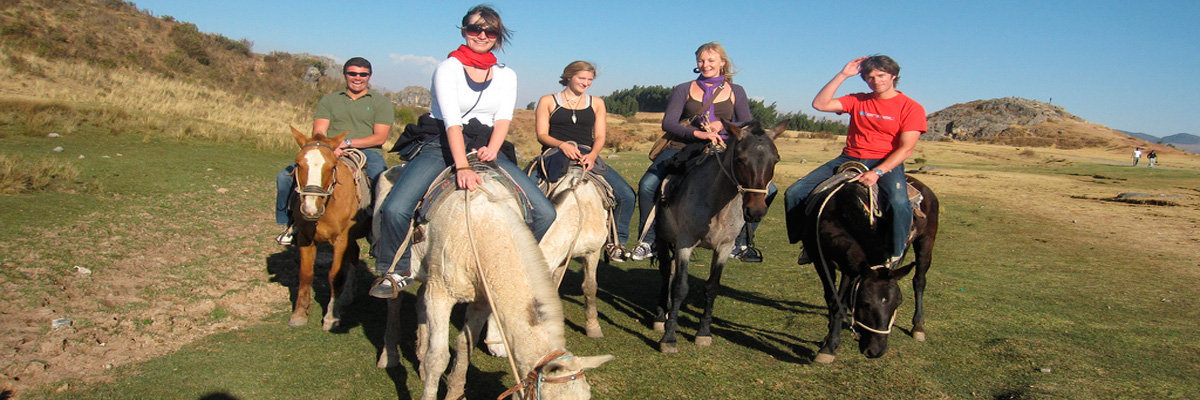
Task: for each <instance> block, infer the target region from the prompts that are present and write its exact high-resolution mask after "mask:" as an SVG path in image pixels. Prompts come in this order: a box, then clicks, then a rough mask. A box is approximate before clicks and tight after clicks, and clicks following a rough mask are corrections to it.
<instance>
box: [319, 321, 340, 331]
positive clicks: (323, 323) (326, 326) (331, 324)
mask: <svg viewBox="0 0 1200 400" xmlns="http://www.w3.org/2000/svg"><path fill="white" fill-rule="evenodd" d="M339 322H341V321H340V320H337V319H326V320H323V321H321V329H324V330H325V332H329V331H331V330H333V327H335V326H337V325H338V323H339Z"/></svg>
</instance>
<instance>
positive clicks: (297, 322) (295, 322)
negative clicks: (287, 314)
mask: <svg viewBox="0 0 1200 400" xmlns="http://www.w3.org/2000/svg"><path fill="white" fill-rule="evenodd" d="M307 323H308V316H303V317H297V316H292V319H289V320H288V326H304V324H307Z"/></svg>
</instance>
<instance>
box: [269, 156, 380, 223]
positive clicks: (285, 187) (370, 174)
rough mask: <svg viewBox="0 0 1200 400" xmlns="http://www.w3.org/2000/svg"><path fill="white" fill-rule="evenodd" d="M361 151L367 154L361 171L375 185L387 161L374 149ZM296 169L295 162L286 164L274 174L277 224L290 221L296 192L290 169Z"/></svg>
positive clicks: (372, 185)
mask: <svg viewBox="0 0 1200 400" xmlns="http://www.w3.org/2000/svg"><path fill="white" fill-rule="evenodd" d="M362 153H363V154H365V155H366V156H367V164H366V165H364V166H363V171H365V172H366V174H367V178H368V179H370V180H371V187H374V186H375V182H377V181H378V180H379V174H382V173H383V170H385V169H387V163H386V162H384V161H383V155H381V154H379V151H377V150H374V149H363V150H362ZM295 169H296V164H288V165H287V166H286V167H283V170H282V171H279V175H276V176H275V190H276V193H275V223H276V224H279V225H287V224H290V223H292V210H291V207H290V206H291V199H292V194H293V193H295V192H296V178H294V177H292V171H293V170H295Z"/></svg>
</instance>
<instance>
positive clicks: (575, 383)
mask: <svg viewBox="0 0 1200 400" xmlns="http://www.w3.org/2000/svg"><path fill="white" fill-rule="evenodd" d="M613 358H614V357H613V356H611V355H603V356H591V357H578V356H574V355H571V353H565V354H564V355H562V356H561V357H558V358H556V359H554V360H553V361H550V362H547V363H545V364H544V365H542V366H539V367H537V368H536V369H535V370H534V371H533V372H532V373H530V374H529V375H528V376H527V377H526V379H525V380H524V381H522V382H521V384H523V385H525V387H524V389H525V393H526V394H527V396H525V398H526V399H559V400H587V399H590V398H592V386H591V385H589V384H588V382H587V377H586V376H584V375H583V373H584V371H587V370H589V369H592V368H596V367H599V366H601V365H603V364H604V363H606V362H609V361H610V360H612V359H613ZM514 389H515V388H514Z"/></svg>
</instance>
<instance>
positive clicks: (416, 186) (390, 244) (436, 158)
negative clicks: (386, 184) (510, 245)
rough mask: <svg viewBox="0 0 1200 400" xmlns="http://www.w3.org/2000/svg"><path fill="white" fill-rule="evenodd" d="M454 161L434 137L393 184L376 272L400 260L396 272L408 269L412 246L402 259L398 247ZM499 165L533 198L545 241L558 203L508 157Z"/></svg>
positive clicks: (384, 208) (383, 214)
mask: <svg viewBox="0 0 1200 400" xmlns="http://www.w3.org/2000/svg"><path fill="white" fill-rule="evenodd" d="M452 164H453V161H449V162H448V161H447V160H445V159H444V158H443V157H442V146H441V144H439V143H438V142H437V141H436V140H433V141H430V142H429V143H428V144H426V145H425V147H424V148H422V149H421V152H420V153H418V154H417V155H416V156H415V157H413V159H412V160H410V161H409V162H408V166H406V167H404V171H403V172H401V173H400V177H399V178H398V179H397V181H396V185H395V186H392V190H391V191H390V192H388V196H387V199H385V200H384V201H383V203H382V204H380V206H379V207H380V210H379V215H380V221H379V231H380V232H379V237H377V238H375V243H374V253H375V272H376V274H378V275H383V274H384V273H386V272H387V270H388V268H389V267H391V265H392V262H393V261H395V262H396V269H395V271H394V272H395V273H399V274H404V273H407V272H408V270H409V268H410V266H411V260H410V257H411V256H412V255H411V252H410V249H406V250H405V251H404V254H402V255H400V259H399V260H395V258H396V257H397V255H396V250H397V249H399V247H400V244H401V242H403V241H404V237H405V236H407V235H408V229H409V228H410V227H411V226H412V219H413V214H414V213H415V211H416V207H417V204H418V203H420V201H421V197H423V196H425V191H426V190H427V189H429V185H430V184H432V183H433V180H434V179H437V176H438V174H440V173H441V172H442V170H444V169H446V167H447V166H450V165H452ZM496 165H497V166H499V167H500V168H501V169H503V170H504V171H505V172H507V173H508V174H509V175H512V177H513V180H514V181H516V184H517V186H519V187H520V188H521V190H523V191H524V192H525V195H526V196H527V197H528V198H529V203H530V204H531V205H532V206H533V215H532V217H533V227H532V231H533V236H534V237H535V238H537V239H538V240H541V239H542V236H543V235H545V234H546V231H547V230H549V229H550V225H551V224H553V223H554V216H555V213H554V205H553V204H551V203H550V200H549V199H547V198H546V196H545V195H543V194H542V191H541V190H538V187H537V184H536V183H534V181H533V180H532V179H530V178H529V176H528V175H525V172H524V171H521V169H520V168H517V165H516V164H514V163H513V162H512V161H509V160H508V158H506V157H504V156H503V155H500V156H498V157H496Z"/></svg>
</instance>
